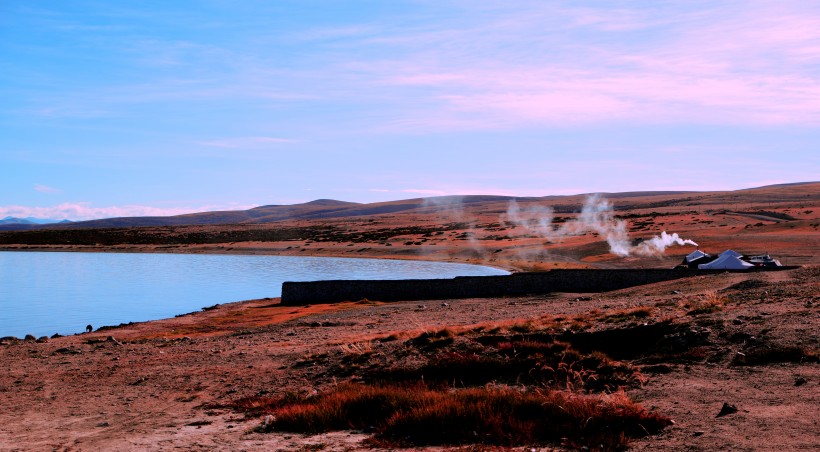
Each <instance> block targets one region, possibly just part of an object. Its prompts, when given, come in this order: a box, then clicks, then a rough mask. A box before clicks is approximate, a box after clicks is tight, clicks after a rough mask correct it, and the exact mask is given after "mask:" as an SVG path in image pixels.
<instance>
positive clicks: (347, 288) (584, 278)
mask: <svg viewBox="0 0 820 452" xmlns="http://www.w3.org/2000/svg"><path fill="white" fill-rule="evenodd" d="M791 268H794V267H778V269H783V270H786V269H791ZM767 270H768V271H771V270H773V269H767ZM726 271H728V270H712V271H709V270H700V271H691V270H682V269H611V270H597V269H595V270H593V269H563V270H551V271H547V272H527V273H514V274H512V275H505V276H459V277H456V278H453V279H403V280H330V281H310V282H291V281H288V282H285V283H283V284H282V304H283V305H290V306H302V305H306V304H313V303H337V302H341V301H358V300H362V299H368V300H378V301H406V300H446V299H456V298H490V297H506V296H522V295H539V294H547V293H552V292H570V293H591V292H608V291H610V290H618V289H624V288H627V287H633V286H640V285H644V284H652V283H656V282H661V281H670V280H674V279H680V278H689V277H693V276H698V275H708V274H715V273H723V272H726ZM753 271H754V270H753ZM759 271H764V270H762V269H761V270H759ZM746 272H749V270H746Z"/></svg>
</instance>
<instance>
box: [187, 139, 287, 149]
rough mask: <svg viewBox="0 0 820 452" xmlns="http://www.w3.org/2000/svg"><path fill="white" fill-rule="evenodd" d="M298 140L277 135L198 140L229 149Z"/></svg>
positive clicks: (201, 143)
mask: <svg viewBox="0 0 820 452" xmlns="http://www.w3.org/2000/svg"><path fill="white" fill-rule="evenodd" d="M297 142H298V140H294V139H290V138H277V137H237V138H224V139H220V140H209V141H199V142H197V144H200V145H202V146H209V147H216V148H230V149H258V148H264V147H269V146H271V145H279V144H287V143H297Z"/></svg>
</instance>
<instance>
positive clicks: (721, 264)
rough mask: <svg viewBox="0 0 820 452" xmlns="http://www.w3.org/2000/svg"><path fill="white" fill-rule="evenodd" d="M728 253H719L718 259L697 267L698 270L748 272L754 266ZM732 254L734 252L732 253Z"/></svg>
mask: <svg viewBox="0 0 820 452" xmlns="http://www.w3.org/2000/svg"><path fill="white" fill-rule="evenodd" d="M729 251H732V250H728V251H724V252H723V253H721V255H720V257H719V258H717V259H715V260H713V261H712V262H709V263H708V264H700V265H698V269H700V270H748V269H750V268H752V267H754V265H752V264H750V263H748V262H745V261H742V260H740V259H738V257H737V256H733V255H731V254H728V253H729ZM732 252H733V253H734V251H732Z"/></svg>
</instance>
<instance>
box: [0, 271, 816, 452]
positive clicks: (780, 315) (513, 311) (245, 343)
mask: <svg viewBox="0 0 820 452" xmlns="http://www.w3.org/2000/svg"><path fill="white" fill-rule="evenodd" d="M710 293H718V294H720V295H721V298H722V299H723V303H724V304H723V306H722V309H721V310H719V311H716V312H712V313H706V314H697V315H691V314H687V309H689V307H688V306H690V305H692V303H695V302H697V300H699V299H701V298H703V297H704V296H706V295H708V294H710ZM636 306H648V307H652V315H651V317H650V318H647V319H643V320H642V322H648V323H654V322H659V321H672V322H673V323H675V324H685V325H689V326H690V327H691V328H692V329H696V330H699V331H701V334H704V333H702V332H703V331H706V333H705V334H706V336H707V338H708V340H707V341H706V342H705V343H704V344H700V345H699V346H698V351H699V353H701V355H698V356H697V357H695V358H694V359H688V360H684V361H679V360H677V361H676V360H671V361H669V362H667V363H665V366H666V367H664V368H663V370H662V371H658V370H657V365H655V367H654V368H648V369H655V370H652V371H644V375H645V376H646V377H647V381H646V382H645V383H644V384H643V386H642V387H639V388H635V389H630V390H628V391H627V394H628V395H629V396H631V397H633V398H634V399H636V400H639V401H641V402H642V404H643V405H644V406H645V407H647V408H650V409H652V410H657V411H658V412H661V413H663V414H665V415H667V416H670V417H671V418H672V419H673V420H674V421H675V424H674V425H673V426H671V427H668V428H667V429H665V430H664V431H663V432H662V433H661V434H659V435H656V436H652V437H647V438H644V439H640V440H637V441H635V442H633V443H632V447H634V448H635V449H637V450H715V449H723V450H775V449H779V450H816V449H817V448H818V447H820V424H818V418H817V416H816V414H817V411H818V407H820V364H817V363H816V362H814V363H810V362H789V361H790V360H788V359H786V360H781V359H779V358H773V360H774V362H766V363H761V364H755V365H737V364H736V363H734V361H733V360H736V356H738V354H739V353H740V354H743V353H744V351H747V349H748V348H749V347H751V346H753V345H754V344H767V345H768V346H776V347H780V348H783V347H797V348H799V349H801V350H805V351H807V352H809V353H816V352H817V351H818V350H820V337H818V334H817V331H818V326H820V269H818V268H816V267H813V268H808V269H807V268H804V269H799V270H792V271H787V272H771V273H756V274H749V275H746V274H722V275H710V276H702V277H695V278H691V279H687V280H686V281H671V282H665V283H659V284H654V285H649V286H642V287H636V288H631V289H625V290H621V291H615V292H609V293H605V294H552V295H548V296H540V297H522V298H498V299H466V300H445V301H435V302H397V303H378V302H360V303H343V304H339V305H313V306H309V307H284V306H279V305H278V300H275V299H273V300H271V299H267V300H254V301H247V302H240V303H233V304H227V305H222V306H219V307H218V308H216V309H212V310H209V311H204V312H199V313H194V314H190V315H187V316H183V317H178V318H174V319H167V320H161V321H155V322H146V323H140V324H133V325H130V326H127V327H122V328H115V329H111V330H106V331H102V332H93V333H87V334H82V335H76V336H70V337H63V338H57V339H52V340H49V341H48V342H46V343H34V342H13V343H10V342H8V341H6V343H5V344H4V345H2V346H0V363H2V364H0V368H1V370H2V371H1V372H0V394H2V397H1V398H0V400H1V402H0V404H2V410H0V449H2V450H62V451H68V450H175V449H183V450H357V449H362V448H364V446H360V445H359V443H360V441H361V440H362V439H364V438H366V437H367V435H365V434H364V433H361V432H335V433H330V434H324V435H316V436H305V435H300V434H293V433H269V434H260V433H252V432H250V430H251V429H252V428H253V427H255V426H256V425H258V424H259V423H260V422H261V420H260V419H258V418H245V416H244V415H242V414H240V413H236V412H233V411H231V410H228V409H214V408H209V404H213V403H226V402H228V401H230V400H235V399H238V398H240V397H245V396H254V395H275V394H278V393H282V392H284V391H296V392H303V393H309V392H312V391H317V390H318V391H320V390H322V389H326V388H328V387H330V386H332V385H334V384H336V383H337V382H338V381H337V380H336V378H335V376H333V375H329V373H328V370H329V367H328V366H329V365H330V363H332V362H333V360H334V359H336V358H338V359H341V357H342V356H343V354H344V353H343V352H342V351H341V347H340V345H345V344H362V343H366V344H368V346H369V347H372V348H373V350H374V352H375V353H377V354H378V353H381V352H384V353H389V347H390V346H395V345H390V344H396V342H395V341H394V342H392V343H382V342H381V340H380V338H384V337H386V336H387V335H390V334H395V333H401V332H404V334H405V337H411V336H412V335H414V334H419V333H420V332H424V331H433V330H435V329H437V328H441V327H444V326H450V327H452V326H458V325H475V324H487V323H488V322H489V323H492V322H498V323H501V324H503V323H504V322H506V321H509V320H510V319H527V318H540V317H543V316H545V315H550V316H562V317H567V318H572V317H573V316H584V315H586V313H589V312H590V311H593V312H594V311H595V310H597V311H600V312H602V313H604V314H605V313H607V312H616V311H622V310H624V309H627V308H632V307H636ZM599 318H605V316H603V314H602V317H599ZM627 326H629V325H620V324H616V325H613V324H610V323H606V322H603V321H601V322H595V321H594V320H591V321H590V325H589V326H588V327H587V328H585V330H587V331H596V330H602V329H612V328H625V327H627ZM400 342H401V341H399V343H400ZM320 355H321V356H326V357H327V358H326V361H324V362H320V361H317V362H316V363H313V362H312V361H311V357H312V356H320ZM742 356H745V355H742ZM334 357H336V358H334ZM633 361H634V363H635V364H636V365H641V361H640V359H636V360H633ZM798 361H799V360H798ZM306 362H307V363H308V365H305V363H306ZM323 363H324V364H323ZM724 402H725V403H729V404H731V405H735V406H736V407H737V409H738V411H737V412H736V413H734V414H730V415H727V416H722V417H716V416H717V414H718V413H719V412H720V410H721V407H722V405H723V403H724ZM532 446H534V447H546V448H550V447H557V445H532ZM527 450H529V449H527Z"/></svg>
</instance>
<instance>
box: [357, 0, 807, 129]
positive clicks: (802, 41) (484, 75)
mask: <svg viewBox="0 0 820 452" xmlns="http://www.w3.org/2000/svg"><path fill="white" fill-rule="evenodd" d="M730 3H731V4H730V5H724V6H717V7H715V6H711V7H702V8H700V9H697V8H693V9H691V10H688V11H674V10H670V9H669V8H668V7H664V6H659V7H656V8H655V7H653V8H651V9H643V10H641V9H635V10H624V9H617V10H613V9H610V8H606V7H601V8H597V9H593V8H584V9H575V8H561V7H560V6H558V7H556V5H555V4H553V3H544V4H543V6H542V7H541V8H538V7H534V8H533V9H530V10H526V11H523V12H515V11H512V10H508V11H501V14H500V15H499V16H497V17H496V18H494V19H486V22H485V23H484V25H485V30H484V31H485V32H484V33H476V32H474V31H475V30H473V29H470V28H462V29H451V30H449V31H448V32H447V33H443V32H442V31H435V32H419V33H418V34H415V35H413V34H412V33H408V34H407V35H405V36H403V38H404V39H403V40H401V41H399V42H401V46H403V48H404V49H405V51H406V53H407V55H405V57H404V58H401V59H394V60H389V61H388V60H385V61H380V62H377V63H376V64H374V65H372V66H371V68H372V70H373V71H374V74H373V76H374V77H376V78H379V77H381V81H382V82H383V83H384V84H387V85H393V86H397V87H402V86H403V87H406V88H408V89H413V90H414V92H416V93H417V91H418V90H419V89H423V90H424V91H423V92H426V94H427V95H428V96H430V97H429V98H428V100H430V101H431V105H430V106H425V107H423V108H416V109H414V110H411V111H408V118H405V119H403V120H400V121H396V122H395V123H394V125H396V126H397V127H399V128H400V127H401V126H403V125H410V126H411V127H413V128H417V127H419V126H423V125H425V124H426V125H429V126H430V127H436V125H441V124H445V125H447V124H449V125H450V126H452V127H463V128H490V129H498V128H515V127H520V126H525V127H526V126H532V125H573V124H579V123H580V124H589V123H611V122H619V121H621V122H622V121H628V122H636V123H650V124H652V123H664V122H665V123H672V122H675V123H680V122H684V123H706V124H802V125H814V124H818V123H820V71H818V69H817V66H816V62H817V60H818V57H819V56H820V44H818V42H820V9H818V8H816V7H810V6H808V7H807V6H805V5H806V4H805V3H798V2H786V3H784V4H778V6H772V4H770V3H765V2H749V3H743V4H742V5H741V4H738V3H733V2H730ZM496 13H498V11H496ZM533 17H536V18H538V20H536V21H534V20H533V19H532V18H533ZM542 20H543V21H542ZM544 21H545V22H544ZM559 21H560V23H558V22H559ZM659 25H663V28H662V29H659V28H658V27H659ZM590 29H592V30H597V31H593V32H590ZM582 32H583V33H584V34H580V33H582ZM433 36H436V38H437V39H439V40H441V39H442V38H444V42H443V43H441V44H439V45H433V44H432V42H431V38H432V37H433ZM590 38H592V39H590ZM430 107H432V108H430ZM445 127H446V126H445Z"/></svg>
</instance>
